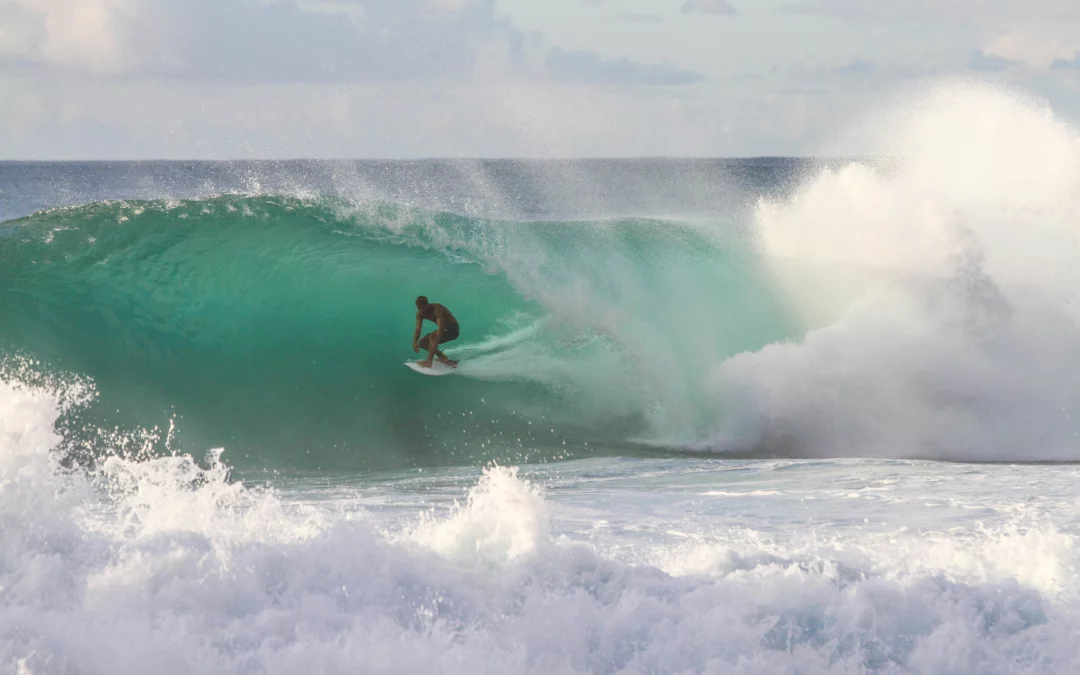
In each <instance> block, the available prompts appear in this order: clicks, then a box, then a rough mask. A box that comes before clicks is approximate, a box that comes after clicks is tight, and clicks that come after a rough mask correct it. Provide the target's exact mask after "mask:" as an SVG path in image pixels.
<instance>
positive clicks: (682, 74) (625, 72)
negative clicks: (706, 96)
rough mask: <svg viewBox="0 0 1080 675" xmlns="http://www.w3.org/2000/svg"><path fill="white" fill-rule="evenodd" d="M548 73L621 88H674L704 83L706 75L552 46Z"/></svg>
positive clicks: (549, 52)
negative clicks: (653, 86) (649, 86)
mask: <svg viewBox="0 0 1080 675" xmlns="http://www.w3.org/2000/svg"><path fill="white" fill-rule="evenodd" d="M547 68H548V71H549V72H550V73H551V74H552V75H554V76H555V78H556V79H559V80H564V81H570V82H587V83H590V84H608V85H619V86H631V85H656V86H675V85H686V84H694V83H696V82H701V81H702V80H704V79H705V76H704V75H703V74H701V73H699V72H697V71H694V70H685V69H682V68H677V67H675V66H672V65H671V64H669V63H658V64H644V63H637V62H635V61H630V60H628V59H625V58H618V59H605V58H603V57H601V56H600V55H599V54H596V53H595V52H588V51H564V50H562V49H560V48H558V47H553V48H551V49H550V50H548V53H547Z"/></svg>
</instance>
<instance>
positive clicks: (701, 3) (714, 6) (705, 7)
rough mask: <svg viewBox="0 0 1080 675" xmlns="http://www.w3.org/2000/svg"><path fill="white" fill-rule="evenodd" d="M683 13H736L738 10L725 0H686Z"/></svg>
mask: <svg viewBox="0 0 1080 675" xmlns="http://www.w3.org/2000/svg"><path fill="white" fill-rule="evenodd" d="M682 11H683V12H684V13H691V12H697V13H699V14H738V13H739V10H737V9H735V8H734V7H732V6H731V4H730V3H728V2H726V0H686V2H684V3H683V6H682Z"/></svg>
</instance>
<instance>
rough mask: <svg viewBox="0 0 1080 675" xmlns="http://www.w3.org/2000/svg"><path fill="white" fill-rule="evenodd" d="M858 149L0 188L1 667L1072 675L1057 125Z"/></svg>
mask: <svg viewBox="0 0 1080 675" xmlns="http://www.w3.org/2000/svg"><path fill="white" fill-rule="evenodd" d="M1003 129H1007V130H1008V132H1007V133H1003V131H1002V130H1003ZM879 136H880V139H879V142H878V145H877V146H875V148H874V152H873V153H868V154H867V157H868V158H859V157H856V158H851V159H847V158H843V157H839V158H836V157H833V158H828V159H807V158H802V159H784V158H762V159H716V160H711V159H610V160H563V161H554V160H544V161H539V160H536V161H527V160H416V161H245V162H128V163H124V162H110V163H100V162H48V163H26V162H0V664H3V669H4V672H13V673H19V674H20V675H23V674H30V673H35V674H36V673H110V674H125V673H145V672H162V673H252V674H255V673H260V674H261V673H297V672H311V673H425V674H428V673H446V674H469V675H473V674H478V673H498V674H500V675H502V674H509V673H545V674H548V673H566V674H570V673H590V674H600V673H612V674H614V673H625V674H631V673H635V674H646V673H716V674H719V673H724V674H727V673H747V674H751V673H791V674H795V673H798V674H804V673H805V674H810V673H926V674H930V673H934V674H940V673H958V674H959V673H979V674H988V673H1075V672H1080V641H1078V640H1077V636H1078V635H1080V570H1078V565H1080V549H1078V547H1077V538H1078V535H1080V490H1078V488H1077V485H1078V482H1077V481H1078V479H1080V468H1078V465H1077V462H1078V461H1080V388H1078V384H1077V383H1080V358H1078V356H1077V355H1078V354H1080V308H1078V307H1077V305H1076V303H1075V297H1076V292H1077V289H1080V238H1078V236H1077V235H1078V230H1077V223H1080V134H1078V133H1077V131H1076V130H1075V129H1074V128H1072V127H1071V126H1069V125H1068V124H1067V123H1065V122H1063V121H1061V120H1059V119H1057V118H1056V117H1055V116H1054V115H1053V114H1052V111H1049V110H1047V109H1045V108H1044V107H1042V106H1040V105H1038V104H1036V103H1032V102H1030V101H1027V100H1021V99H1018V98H1015V97H1013V96H1011V95H1007V94H1003V93H1000V92H992V91H986V90H978V89H964V88H960V89H951V90H943V91H941V92H938V93H937V94H936V95H935V96H932V97H929V98H928V99H927V100H926V101H922V102H920V104H919V105H917V106H913V107H912V109H910V110H906V111H902V112H901V113H898V115H897V117H896V118H895V119H893V121H892V122H891V123H890V124H889V125H888V126H887V127H886V128H884V129H883V130H881V131H880V134H879ZM421 294H423V295H427V296H428V297H429V298H431V300H432V301H434V302H439V303H442V304H445V305H446V306H447V307H449V308H450V309H451V310H452V311H453V313H454V314H455V316H456V317H457V318H458V319H459V321H460V323H461V337H460V339H458V340H457V341H455V342H452V343H449V345H448V346H449V349H448V350H447V351H448V354H449V355H450V356H452V357H454V358H458V359H460V360H461V364H460V367H459V369H458V372H456V373H455V374H454V375H453V376H449V377H441V378H430V377H421V376H418V375H416V374H415V373H413V372H411V371H409V370H408V369H406V368H404V367H402V365H403V363H404V362H405V361H406V360H409V359H416V358H418V357H417V356H416V355H415V354H414V353H413V351H412V349H411V337H412V330H413V326H414V317H415V308H414V306H413V300H414V299H415V297H416V296H417V295H421ZM429 326H430V324H429Z"/></svg>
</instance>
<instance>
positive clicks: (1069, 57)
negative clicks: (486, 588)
mask: <svg viewBox="0 0 1080 675" xmlns="http://www.w3.org/2000/svg"><path fill="white" fill-rule="evenodd" d="M941 78H964V79H968V80H971V79H976V80H986V81H990V82H993V83H998V84H1000V85H1002V86H1007V87H1012V88H1016V89H1019V90H1021V91H1024V92H1027V93H1030V94H1034V95H1036V96H1039V97H1042V98H1044V99H1045V100H1047V101H1048V102H1049V103H1050V105H1051V106H1052V107H1053V109H1054V110H1055V111H1056V113H1057V114H1059V115H1060V116H1062V117H1064V118H1066V119H1069V120H1076V119H1080V0H311V1H308V0H0V159H117V158H132V159H145V158H214V159H229V158H245V157H268V158H292V157H348V158H374V157H379V158H383V157H406V158H407V157H478V156H481V157H552V156H557V157H580V156H590V157H596V156H656V155H667V156H758V155H809V154H818V153H820V152H822V151H823V148H825V147H827V146H828V144H829V142H830V139H833V138H834V137H835V136H836V135H837V134H838V133H839V132H840V131H841V130H842V129H844V128H845V127H846V126H847V125H849V124H850V123H851V121H852V120H853V119H855V118H858V117H859V116H860V115H863V114H865V111H867V110H869V109H873V107H874V106H880V105H882V102H884V101H895V100H896V97H897V96H898V92H904V94H903V95H909V96H917V95H918V91H919V87H920V86H923V84H924V83H927V82H932V81H936V80H939V79H941ZM901 100H902V97H901Z"/></svg>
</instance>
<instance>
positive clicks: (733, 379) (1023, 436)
mask: <svg viewBox="0 0 1080 675" xmlns="http://www.w3.org/2000/svg"><path fill="white" fill-rule="evenodd" d="M882 126H883V129H882V131H881V133H882V136H883V138H882V140H881V143H880V150H881V151H882V152H884V153H887V154H888V156H889V157H891V158H892V161H891V162H890V164H891V166H890V168H888V169H881V168H875V167H873V166H869V165H866V164H861V163H852V164H848V165H846V166H844V167H842V168H840V169H838V170H826V171H824V172H821V173H819V174H818V175H816V176H815V177H813V178H812V179H811V180H809V181H807V182H806V183H804V184H803V185H802V186H801V187H800V188H799V190H798V191H797V193H796V194H795V196H794V197H792V198H791V199H788V200H783V201H776V200H770V199H763V200H762V201H761V202H760V204H759V207H758V213H757V221H758V225H759V227H760V232H761V239H762V247H763V252H764V254H765V257H766V259H767V260H768V261H769V263H770V265H771V266H772V268H773V269H774V270H775V272H776V278H777V279H779V280H780V281H781V283H784V284H785V285H786V293H787V295H788V296H789V297H791V298H792V299H793V303H792V306H794V307H796V308H798V309H799V310H801V311H802V314H803V318H804V321H805V322H806V326H807V328H808V329H810V331H809V332H808V333H807V335H806V336H805V338H803V339H802V340H801V341H799V342H797V343H787V344H774V345H769V346H766V347H764V348H762V349H760V350H756V351H755V352H753V353H748V354H745V355H742V356H740V357H738V358H736V359H732V360H730V361H728V362H726V363H725V364H723V365H722V366H721V367H720V368H718V369H717V370H716V371H715V372H714V378H715V379H714V383H715V385H716V386H717V388H718V390H719V392H720V394H719V395H720V397H721V398H722V399H723V400H724V401H725V403H724V407H725V408H726V409H728V413H727V415H728V417H727V420H726V421H727V423H728V424H727V426H726V427H725V431H723V432H721V433H720V434H719V435H718V437H717V438H716V439H714V443H716V444H718V445H719V446H721V447H723V446H727V445H728V444H731V445H732V446H734V447H744V448H745V447H762V446H763V447H776V448H778V449H781V452H784V451H794V452H803V453H806V454H810V455H816V456H837V455H852V456H885V457H929V458H937V459H950V460H974V461H1000V460H1065V461H1075V460H1077V459H1078V458H1080V455H1078V446H1077V439H1078V438H1080V420H1078V419H1077V412H1078V411H1080V406H1078V404H1080V398H1078V392H1077V389H1076V382H1077V381H1078V378H1077V376H1078V375H1080V361H1078V360H1077V359H1076V358H1075V355H1076V354H1077V353H1078V352H1077V347H1080V324H1078V319H1080V314H1078V310H1077V307H1076V305H1075V303H1074V298H1075V294H1076V289H1077V288H1078V287H1080V286H1078V282H1080V276H1078V275H1080V265H1078V263H1080V240H1078V238H1077V234H1078V231H1077V222H1078V220H1077V216H1080V197H1078V193H1077V191H1076V187H1077V185H1080V137H1078V136H1077V134H1076V132H1075V131H1074V130H1073V129H1072V128H1070V127H1068V126H1067V125H1065V124H1063V123H1062V122H1059V121H1057V120H1055V119H1054V117H1053V115H1052V113H1051V112H1050V111H1049V110H1046V109H1044V108H1041V107H1038V106H1035V105H1033V104H1030V103H1027V102H1025V101H1021V100H1017V99H1015V98H1011V97H1008V96H1004V95H1002V94H1000V93H997V92H994V91H988V90H985V89H981V88H974V87H948V88H944V87H943V88H940V89H938V90H936V91H934V92H932V93H931V94H930V95H929V96H928V97H927V99H926V100H925V101H923V102H922V103H921V104H920V105H919V106H918V107H917V108H916V109H915V110H914V111H913V112H911V113H908V114H906V115H902V116H899V115H898V116H895V118H894V119H890V120H888V122H887V123H886V124H883V125H882ZM725 432H726V433H729V434H730V435H729V436H725Z"/></svg>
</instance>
